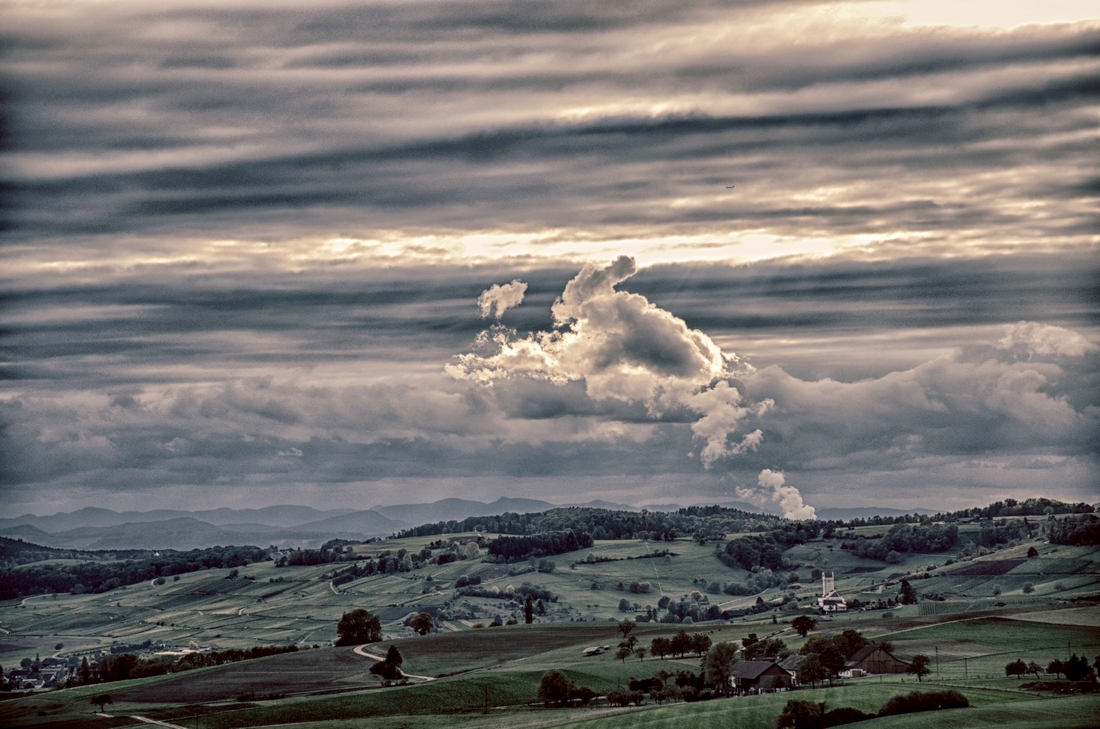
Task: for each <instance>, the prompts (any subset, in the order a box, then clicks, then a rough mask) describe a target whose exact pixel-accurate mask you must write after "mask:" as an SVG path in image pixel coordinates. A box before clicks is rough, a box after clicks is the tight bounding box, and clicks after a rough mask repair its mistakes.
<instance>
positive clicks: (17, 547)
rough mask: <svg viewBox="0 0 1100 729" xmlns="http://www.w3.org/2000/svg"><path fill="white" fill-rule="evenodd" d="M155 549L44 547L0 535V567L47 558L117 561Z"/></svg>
mask: <svg viewBox="0 0 1100 729" xmlns="http://www.w3.org/2000/svg"><path fill="white" fill-rule="evenodd" d="M152 556H153V550H147V549H96V550H86V549H59V548H57V547H43V546H42V545H41V544H33V543H31V542H24V541H23V540H22V539H11V538H10V537H0V567H2V568H6V567H18V566H19V565H21V564H31V563H32V562H42V561H44V560H47V559H76V560H83V561H92V562H115V561H118V560H124V559H141V558H144V557H152Z"/></svg>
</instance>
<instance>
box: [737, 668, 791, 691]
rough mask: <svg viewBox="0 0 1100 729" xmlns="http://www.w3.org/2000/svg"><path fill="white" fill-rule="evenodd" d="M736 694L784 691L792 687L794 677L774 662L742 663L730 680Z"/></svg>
mask: <svg viewBox="0 0 1100 729" xmlns="http://www.w3.org/2000/svg"><path fill="white" fill-rule="evenodd" d="M730 682H731V683H732V684H733V688H734V690H735V691H737V692H738V693H750V692H751V693H768V692H771V691H786V690H787V689H789V688H791V687H792V686H794V676H792V675H791V674H790V673H789V672H788V671H786V670H785V669H783V668H782V667H781V666H780V665H779V664H778V663H776V662H775V661H742V662H741V663H738V664H737V665H736V666H735V667H734V669H733V676H732V677H731V678H730Z"/></svg>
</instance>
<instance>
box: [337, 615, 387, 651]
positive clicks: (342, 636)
mask: <svg viewBox="0 0 1100 729" xmlns="http://www.w3.org/2000/svg"><path fill="white" fill-rule="evenodd" d="M336 633H337V635H338V636H339V637H338V638H337V639H336V645H338V646H340V645H360V644H362V643H377V642H378V641H380V640H382V621H381V620H379V619H378V616H377V615H371V613H370V612H369V611H367V610H364V609H363V608H357V609H355V610H352V611H351V612H347V613H344V615H343V616H342V617H341V618H340V622H339V623H337V625H336Z"/></svg>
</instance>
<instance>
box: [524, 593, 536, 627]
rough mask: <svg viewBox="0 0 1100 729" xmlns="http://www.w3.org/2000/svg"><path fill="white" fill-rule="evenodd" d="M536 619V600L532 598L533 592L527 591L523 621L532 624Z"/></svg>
mask: <svg viewBox="0 0 1100 729" xmlns="http://www.w3.org/2000/svg"><path fill="white" fill-rule="evenodd" d="M534 620H535V602H534V601H533V600H532V599H531V593H527V599H526V600H524V601H523V622H525V623H527V624H528V625H530V624H531V623H532V622H534Z"/></svg>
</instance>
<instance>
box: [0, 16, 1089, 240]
mask: <svg viewBox="0 0 1100 729" xmlns="http://www.w3.org/2000/svg"><path fill="white" fill-rule="evenodd" d="M796 7H797V6H796V5H789V6H786V8H782V9H780V8H775V7H774V6H766V5H760V4H751V3H750V4H746V3H665V2H655V3H645V4H642V5H641V6H637V5H636V4H633V3H632V4H631V5H630V7H629V8H628V7H626V6H623V7H619V6H610V7H603V6H600V7H597V8H589V7H587V6H584V4H577V3H571V2H561V3H549V4H545V5H542V6H540V7H539V8H538V9H537V10H535V9H532V8H530V7H528V4H516V3H504V4H499V3H484V4H483V3H461V4H449V3H441V4H433V3H416V4H395V5H372V6H369V7H360V8H354V7H318V8H316V9H313V10H310V11H306V12H301V11H293V12H291V11H280V10H275V9H273V10H256V9H234V8H232V7H229V8H226V9H223V10H219V11H207V10H204V11H203V12H202V13H196V12H192V11H188V10H181V9H178V8H176V9H174V8H171V7H168V8H166V9H163V10H159V11H146V10H142V11H133V10H127V9H126V7H125V6H114V7H111V8H109V9H108V10H107V11H106V12H105V13H104V14H103V15H102V17H100V18H91V17H79V15H78V16H77V17H76V18H74V19H71V20H70V22H68V23H66V22H64V21H61V22H58V21H57V20H53V21H51V22H49V23H46V22H35V20H34V19H33V17H27V18H24V19H22V22H21V23H18V24H16V25H15V28H16V31H15V33H14V36H15V42H14V43H13V44H12V46H11V49H10V51H9V56H8V59H7V66H8V73H7V78H8V81H7V85H8V87H9V90H10V94H11V97H12V98H13V99H14V102H13V105H12V109H13V114H12V115H11V116H12V120H13V121H12V123H13V128H14V130H15V133H14V134H13V135H12V139H11V145H10V149H11V151H12V152H14V153H16V155H17V156H16V159H17V160H19V157H18V155H19V154H28V155H30V154H41V155H46V157H45V158H44V159H40V158H38V157H33V158H28V159H27V160H26V161H25V162H21V163H19V164H18V165H17V168H16V169H17V170H19V171H17V172H16V173H15V174H14V175H12V179H11V180H10V186H11V193H10V199H11V201H12V205H11V206H10V209H9V211H8V213H7V221H8V225H9V226H11V227H12V228H14V240H24V241H29V240H34V239H35V238H36V237H37V236H41V235H49V236H62V237H66V236H78V235H80V236H86V235H91V236H97V235H103V234H108V233H129V234H138V235H157V236H160V235H165V234H168V233H169V232H171V233H172V234H174V235H179V234H180V233H193V234H199V235H202V234H213V233H214V231H218V232H219V233H220V234H222V235H226V234H229V235H241V234H247V231H248V230H249V229H252V230H257V226H256V223H257V221H256V218H257V217H261V218H265V220H264V221H263V222H262V223H261V224H260V225H261V227H259V230H263V231H264V234H269V231H270V230H271V229H278V230H280V231H281V235H283V236H286V235H304V234H309V233H312V232H313V231H315V230H317V229H318V228H319V227H320V228H322V229H327V230H332V229H333V228H335V229H340V230H349V229H350V230H370V229H372V228H373V229H395V228H396V229H414V228H415V229H423V228H425V227H431V226H442V227H444V228H451V229H454V228H458V229H477V228H479V227H482V226H486V225H489V226H493V225H497V226H528V227H532V226H533V227H538V226H552V227H565V228H571V229H578V228H579V229H584V228H586V227H587V228H598V229H614V228H617V227H620V228H622V227H625V228H639V227H646V228H649V229H653V228H654V226H656V227H657V228H658V229H667V228H670V227H676V228H679V229H696V230H703V229H707V228H712V227H714V226H716V225H728V226H739V227H746V226H748V227H752V226H763V227H766V228H769V229H772V230H774V231H776V232H778V233H780V234H797V231H801V230H805V229H806V227H807V226H810V227H812V228H816V229H820V230H827V231H832V232H835V233H853V232H875V231H882V232H893V231H894V230H898V229H900V230H920V231H935V230H944V231H947V230H951V231H955V230H958V229H960V228H965V229H978V230H981V231H983V232H985V233H989V232H991V231H1008V230H1010V229H1016V230H1012V235H1014V236H1019V235H1024V234H1023V233H1021V232H1020V231H1019V230H1018V228H1019V223H1020V222H1021V219H1022V214H1010V213H1007V212H1006V211H1005V210H1006V208H1005V206H1004V205H1003V195H1005V194H1006V193H1007V194H1008V195H1009V196H1011V197H1014V198H1015V199H1018V200H1021V201H1023V200H1025V199H1028V200H1033V199H1034V198H1036V197H1037V198H1040V199H1043V200H1049V201H1051V203H1052V204H1053V202H1054V200H1056V199H1059V198H1060V197H1061V196H1060V195H1058V190H1057V188H1058V187H1061V188H1063V189H1065V188H1066V187H1069V188H1071V189H1072V188H1073V187H1074V185H1077V186H1078V187H1079V186H1080V185H1086V184H1087V180H1088V179H1090V178H1089V177H1088V176H1087V171H1086V170H1085V169H1084V168H1082V167H1081V165H1080V159H1081V157H1082V156H1084V155H1087V154H1088V150H1090V149H1091V142H1090V140H1089V139H1088V137H1087V135H1081V134H1077V135H1076V136H1075V135H1074V132H1081V131H1083V130H1085V129H1088V128H1090V125H1093V124H1094V120H1093V119H1092V118H1091V116H1088V115H1087V114H1085V115H1083V114H1081V113H1079V112H1082V111H1084V110H1085V109H1087V107H1089V106H1091V105H1092V104H1093V103H1094V101H1095V98H1096V96H1097V93H1098V88H1100V81H1098V79H1100V76H1097V68H1096V64H1095V62H1094V59H1096V57H1097V55H1098V49H1100V33H1098V32H1097V30H1096V29H1095V28H1094V27H1090V26H1088V25H1084V26H1080V27H1078V26H1030V27H1028V28H1022V29H1016V30H1012V31H1009V32H1003V33H999V34H990V33H977V32H973V31H970V32H968V31H961V30H949V29H940V30H938V31H934V32H932V35H933V37H934V38H935V42H929V33H928V32H918V31H913V30H905V29H901V28H898V29H893V30H891V29H889V28H884V29H882V30H880V31H876V32H875V33H872V34H870V35H869V36H868V37H867V38H866V39H863V40H862V41H861V42H859V43H858V44H853V43H852V42H851V39H850V38H847V37H845V36H844V35H843V33H841V34H840V35H839V36H837V37H835V38H833V39H830V36H829V35H828V34H820V35H817V34H813V33H809V34H808V35H805V37H803V36H796V38H797V41H798V42H791V43H786V44H785V43H784V42H783V40H784V39H783V36H782V34H780V36H779V38H778V39H776V40H772V41H771V42H770V43H763V42H762V41H761V40H760V38H759V37H758V34H756V33H754V31H753V30H752V28H753V27H754V26H753V24H754V23H759V22H761V21H760V18H761V17H772V16H767V15H765V16H762V15H761V14H762V13H764V14H766V13H771V12H774V13H780V14H781V13H783V12H788V11H789V10H793V9H795V8H796ZM762 8H764V9H762ZM776 17H778V16H776ZM823 17H824V16H822V18H823ZM811 21H812V22H811ZM811 21H807V22H811V26H812V23H820V22H824V20H822V19H821V18H818V19H817V20H812V19H811ZM769 22H775V21H774V18H773V19H772V20H771V21H769ZM708 23H725V24H729V25H730V28H731V31H730V32H731V33H732V35H731V38H738V39H740V40H741V43H718V42H716V41H715V42H707V43H703V45H702V47H701V48H698V49H694V48H691V47H684V46H683V44H682V43H681V42H680V41H679V40H678V38H677V29H678V28H680V29H681V30H682V31H683V32H689V30H690V31H691V32H695V31H696V30H697V29H698V28H699V27H700V25H702V26H703V27H706V25H707V24H708ZM738 23H740V25H739V24H738ZM765 27H770V26H765ZM814 27H815V26H814ZM778 29H779V30H781V31H782V30H783V28H782V27H781V26H780V27H779V28H778ZM791 40H792V41H793V40H794V39H791ZM647 43H653V44H659V45H662V46H668V47H669V48H668V49H666V50H663V51H662V52H660V53H658V54H657V55H655V56H652V57H646V56H644V55H643V56H640V55H639V54H638V52H637V48H638V47H639V45H640V46H642V47H644V46H645V44H647ZM701 58H702V59H705V60H701ZM532 59H538V61H537V62H533V60H532ZM310 69H313V70H310ZM321 69H325V70H330V71H331V73H323V72H322V73H318V72H319V71H320V70H321ZM883 80H888V81H902V80H904V81H903V82H902V83H895V84H894V85H893V86H890V87H886V86H881V84H880V82H882V81H883ZM875 84H880V85H879V86H876V85H875ZM925 87H926V88H927V90H926V91H924V92H922V93H923V96H924V97H927V98H935V97H936V96H937V95H938V96H943V94H942V93H936V92H939V91H940V90H942V89H944V88H947V89H951V88H953V87H956V88H957V91H953V92H952V93H950V94H948V96H949V97H950V98H949V99H948V100H940V101H937V102H935V103H928V102H927V101H918V100H916V99H915V98H910V96H908V95H907V92H908V91H909V90H910V89H921V88H925ZM826 88H827V89H829V90H828V91H827V92H826V91H823V89H826ZM685 92H687V93H689V94H692V95H691V96H690V97H689V99H688V100H686V101H685V102H684V103H685V104H687V108H685V109H683V110H681V111H675V112H667V111H665V112H656V113H654V112H652V111H648V110H646V111H643V112H639V111H637V110H635V109H632V108H631V107H630V106H629V104H626V105H623V106H621V108H618V109H616V108H614V106H612V107H611V108H608V109H607V110H605V111H599V112H598V113H597V115H596V119H597V121H595V122H593V121H591V120H585V119H583V118H582V119H580V120H574V121H571V120H569V118H568V116H566V117H562V116H561V112H566V111H569V110H570V109H571V108H574V107H579V108H585V107H588V106H590V105H592V104H593V102H594V101H595V100H597V99H601V100H602V99H608V100H611V101H612V102H614V100H615V99H616V98H617V97H624V98H627V99H639V100H641V101H640V103H641V104H642V106H652V104H654V103H657V102H658V101H659V100H661V99H662V98H665V97H670V96H671V97H675V96H676V95H677V94H683V93H685ZM795 92H798V93H801V92H805V93H807V94H809V96H806V97H801V96H798V95H793V96H790V98H789V99H788V100H786V101H783V100H781V99H782V98H783V95H784V94H792V93H795ZM746 94H747V95H748V96H744V99H745V100H749V101H747V102H746V101H744V100H742V101H737V99H739V98H742V97H741V96H739V95H746ZM822 94H824V96H822ZM759 95H765V96H767V95H778V96H776V97H775V98H776V99H777V101H774V102H769V103H772V104H773V105H778V106H781V107H783V108H784V111H783V112H782V113H768V112H763V113H760V112H749V113H723V112H722V111H721V107H722V106H723V105H729V104H733V105H735V106H736V105H742V106H744V105H745V104H746V103H748V104H749V105H757V106H759V102H756V101H752V99H754V98H756V97H757V96H759ZM918 95H920V94H918ZM647 99H651V100H652V102H649V101H646V100H647ZM708 106H711V107H714V108H708ZM582 117H583V115H582ZM602 117H606V118H602ZM601 118H602V120H600V119H601ZM1056 137H1057V138H1058V139H1057V141H1053V142H1047V143H1042V144H1039V142H1040V141H1041V140H1043V139H1047V138H1049V139H1052V140H1053V139H1055V138H1056ZM96 153H100V154H102V155H105V158H104V159H103V161H95V162H92V161H89V160H88V155H91V154H96ZM111 160H113V161H111ZM1070 161H1074V162H1073V163H1072V164H1065V163H1066V162H1070ZM41 163H46V164H45V166H43V165H42V164H41ZM1008 167H1015V168H1019V169H1022V170H1023V169H1027V170H1030V174H1029V175H1028V177H1027V178H1024V179H1013V180H1012V181H1011V183H1010V186H1009V188H1008V189H1005V187H1004V186H1000V187H998V188H997V192H996V193H995V192H994V190H993V189H992V188H991V189H988V190H974V189H972V190H971V191H970V192H971V194H970V195H969V196H968V198H967V200H966V201H965V202H963V201H959V200H957V199H954V198H953V197H952V196H950V195H949V194H948V191H947V190H943V189H941V190H938V191H918V190H917V189H914V190H913V191H911V192H906V187H914V188H916V187H919V185H920V183H922V182H924V181H927V180H932V179H937V178H942V176H943V175H944V174H950V175H953V176H955V177H957V178H959V179H960V180H961V181H963V180H966V179H967V178H969V177H974V178H975V179H981V178H982V175H983V173H984V172H985V171H987V170H990V169H1004V168H1008ZM899 168H902V169H905V170H906V171H907V173H906V175H905V179H904V181H903V184H902V185H900V186H899V185H898V184H897V183H896V181H895V178H896V171H897V170H898V169H899ZM1055 168H1057V169H1058V170H1059V172H1060V173H1061V177H1062V179H1060V180H1059V184H1058V185H1057V186H1052V185H1051V182H1052V179H1051V178H1052V176H1053V173H1054V170H1055ZM856 176H858V179H860V180H862V181H863V182H865V183H868V184H870V183H873V182H874V181H875V180H879V181H881V182H882V183H883V184H882V185H881V186H879V187H880V190H885V189H886V188H887V187H890V188H891V189H892V190H893V192H891V193H888V194H884V195H881V196H878V197H871V196H868V195H865V194H864V195H860V196H859V198H858V199H834V200H829V201H827V202H826V201H822V203H821V204H814V205H800V204H791V203H790V200H789V197H790V195H787V197H788V200H786V201H784V203H782V204H781V203H780V202H779V200H778V199H777V197H778V195H779V194H780V193H781V191H782V190H783V189H784V188H785V189H786V191H787V192H788V193H791V192H796V191H801V190H806V189H812V188H814V187H816V186H817V185H819V184H823V183H826V182H828V183H829V184H844V182H845V181H848V180H852V179H854V178H855V177H856ZM1067 177H1068V178H1069V179H1066V178H1067ZM1074 177H1077V178H1079V179H1078V180H1077V181H1075V180H1074V179H1073V178H1074ZM733 178H736V179H737V180H738V181H739V182H741V186H740V187H739V188H738V189H739V193H738V197H737V199H736V200H732V201H731V200H726V199H721V200H715V199H713V197H714V196H713V193H714V191H715V189H716V188H718V186H719V185H721V184H722V183H725V182H727V181H729V180H731V179H733ZM781 180H782V182H780V181H781ZM888 181H889V183H890V184H889V185H887V182H888ZM691 196H697V197H699V198H700V199H699V201H698V202H697V203H696V204H694V205H693V206H692V207H691V208H690V209H672V210H670V209H669V203H670V202H672V201H674V200H676V199H678V198H683V197H691ZM594 200H598V202H597V203H595V204H593V201H594ZM1066 213H1068V214H1069V215H1068V216H1066V215H1063V216H1048V217H1047V218H1046V219H1044V221H1043V223H1042V224H1041V225H1040V226H1039V229H1038V230H1029V231H1027V233H1026V237H1029V238H1031V237H1035V236H1041V235H1042V234H1043V233H1047V234H1049V235H1058V236H1071V237H1072V236H1080V235H1082V234H1083V233H1084V230H1086V229H1087V228H1088V226H1089V225H1091V224H1092V223H1094V222H1095V219H1094V217H1087V218H1086V219H1084V220H1074V219H1075V218H1079V217H1080V216H1081V215H1082V213H1081V212H1080V211H1076V210H1067V211H1066ZM1067 217H1068V218H1069V219H1067ZM85 245H87V244H85Z"/></svg>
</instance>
